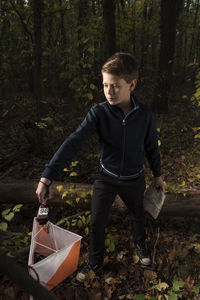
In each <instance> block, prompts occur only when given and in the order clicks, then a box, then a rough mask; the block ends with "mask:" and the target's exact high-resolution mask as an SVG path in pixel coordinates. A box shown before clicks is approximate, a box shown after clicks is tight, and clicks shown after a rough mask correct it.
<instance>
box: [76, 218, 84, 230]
mask: <svg viewBox="0 0 200 300" xmlns="http://www.w3.org/2000/svg"><path fill="white" fill-rule="evenodd" d="M77 225H78V228H81V227H82V225H83V223H82V221H81V220H78V222H77Z"/></svg>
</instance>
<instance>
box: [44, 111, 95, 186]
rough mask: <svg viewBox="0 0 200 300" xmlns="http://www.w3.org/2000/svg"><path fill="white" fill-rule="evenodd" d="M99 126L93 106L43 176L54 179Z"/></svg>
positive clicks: (58, 151)
mask: <svg viewBox="0 0 200 300" xmlns="http://www.w3.org/2000/svg"><path fill="white" fill-rule="evenodd" d="M96 127H97V112H96V109H95V107H92V108H91V109H90V110H89V112H88V113H87V115H86V117H85V119H84V120H83V122H82V123H81V124H80V125H79V126H78V128H77V129H76V130H75V131H74V132H73V133H71V134H70V135H69V136H68V137H67V138H66V140H65V141H64V142H63V144H62V145H61V146H60V148H59V149H58V150H57V152H56V153H55V154H54V156H53V157H52V159H51V160H50V162H49V163H48V164H46V168H45V169H44V171H43V173H42V175H41V177H45V178H48V179H49V180H53V179H54V177H55V176H56V174H58V173H59V172H60V171H61V170H63V168H64V167H65V166H66V165H67V164H68V163H69V162H70V161H71V160H72V158H73V156H74V155H75V154H76V153H77V152H78V150H79V149H80V148H81V146H82V145H83V144H84V142H85V141H86V140H87V139H88V138H89V137H90V136H91V135H92V134H94V133H95V132H96Z"/></svg>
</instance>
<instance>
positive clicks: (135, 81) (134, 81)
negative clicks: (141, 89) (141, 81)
mask: <svg viewBox="0 0 200 300" xmlns="http://www.w3.org/2000/svg"><path fill="white" fill-rule="evenodd" d="M136 85H137V79H133V80H132V81H131V85H130V90H131V92H132V91H133V90H134V89H135V87H136Z"/></svg>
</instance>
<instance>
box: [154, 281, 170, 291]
mask: <svg viewBox="0 0 200 300" xmlns="http://www.w3.org/2000/svg"><path fill="white" fill-rule="evenodd" d="M168 287H169V285H168V284H167V283H166V282H161V281H160V282H159V283H158V284H157V285H156V286H155V289H156V290H158V291H160V292H161V291H162V290H166V289H167V288H168Z"/></svg>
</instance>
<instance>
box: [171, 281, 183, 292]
mask: <svg viewBox="0 0 200 300" xmlns="http://www.w3.org/2000/svg"><path fill="white" fill-rule="evenodd" d="M184 284H185V283H184V282H183V281H178V280H175V281H174V282H173V290H174V291H175V292H178V291H179V290H180V288H182V287H183V286H184Z"/></svg>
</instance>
